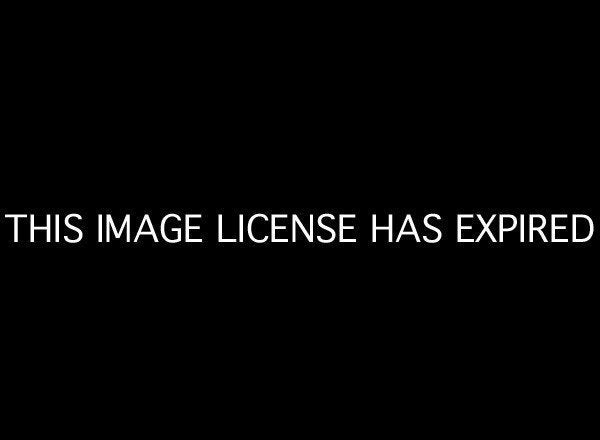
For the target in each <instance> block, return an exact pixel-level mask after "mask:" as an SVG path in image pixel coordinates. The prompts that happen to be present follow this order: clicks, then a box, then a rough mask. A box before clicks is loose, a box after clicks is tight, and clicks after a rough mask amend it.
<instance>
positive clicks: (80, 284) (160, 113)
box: [1, 9, 598, 432]
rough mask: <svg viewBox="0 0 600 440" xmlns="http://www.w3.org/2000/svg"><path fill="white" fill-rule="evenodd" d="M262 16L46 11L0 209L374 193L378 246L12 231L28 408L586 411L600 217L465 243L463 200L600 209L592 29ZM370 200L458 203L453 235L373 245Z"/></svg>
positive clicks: (560, 417) (76, 414)
mask: <svg viewBox="0 0 600 440" xmlns="http://www.w3.org/2000/svg"><path fill="white" fill-rule="evenodd" d="M52 12H57V11H52ZM153 12H157V11H153ZM163 12H164V11H163ZM247 12H248V14H247V13H246V12H240V11H239V10H237V9H236V11H233V10H232V11H228V12H227V13H225V14H224V15H223V14H221V15H216V14H215V13H214V12H212V11H211V12H207V11H204V12H195V13H193V14H190V15H188V14H186V13H184V12H183V11H180V12H177V13H175V15H173V16H171V15H170V14H169V15H167V14H166V13H165V15H164V16H163V14H162V12H161V14H159V15H160V18H156V16H155V15H152V17H150V16H147V15H146V13H145V12H144V13H141V12H140V11H137V12H136V13H133V14H127V15H126V14H125V13H124V12H122V13H119V14H114V16H112V15H111V16H110V17H107V18H102V19H100V18H99V17H100V15H97V14H100V12H97V13H96V12H95V13H94V14H92V15H85V19H83V18H82V16H78V18H77V19H75V18H74V19H66V22H65V23H63V22H62V21H57V20H50V19H48V16H46V17H45V16H44V14H43V13H41V14H40V16H36V17H35V19H34V18H33V15H36V14H34V13H33V12H32V11H30V12H28V14H26V15H25V16H23V17H24V19H25V20H24V21H19V23H18V24H16V25H15V26H14V29H10V30H8V31H7V39H6V44H5V52H4V55H3V66H4V67H3V70H4V72H3V73H4V74H5V79H4V80H3V85H4V87H3V96H4V99H3V110H4V111H3V124H2V125H3V133H4V136H3V137H4V142H3V156H4V158H3V160H2V173H1V176H2V177H1V179H2V201H1V202H2V205H1V206H2V213H3V214H4V213H5V212H31V213H42V212H43V213H67V212H79V213H83V214H86V215H87V216H89V215H92V214H94V213H96V212H105V211H107V210H110V211H113V212H124V211H131V212H151V213H153V214H155V215H158V214H160V213H163V212H169V211H175V212H179V213H186V212H190V213H202V214H204V215H205V216H206V217H208V218H210V217H211V216H214V215H215V214H216V213H217V212H222V211H229V212H237V211H239V210H243V211H246V212H252V211H256V212H288V213H292V212H294V213H319V212H325V211H328V212H334V213H335V212H356V213H359V215H361V243H360V244H359V245H348V246H342V245H338V246H331V247H326V248H323V247H321V248H317V247H291V246H285V245H283V246H275V245H273V246H268V247H262V248H252V247H244V248H234V249H232V248H227V249H225V248H218V247H216V246H214V245H210V244H207V245H206V246H199V247H175V248H164V247H158V248H154V247H152V246H138V247H129V248H128V247H126V246H124V247H117V248H115V247H111V248H102V247H98V246H95V245H94V244H93V243H88V244H83V245H81V246H76V247H63V246H54V247H53V246H39V247H35V248H31V247H27V246H23V247H20V246H10V245H9V243H8V242H7V240H4V242H3V245H2V254H3V257H5V258H3V263H2V264H3V270H2V273H3V278H4V282H3V284H4V285H5V286H6V287H5V288H3V289H2V291H3V295H2V301H3V303H4V304H3V307H2V311H3V314H4V315H5V319H3V324H4V327H5V331H4V338H3V339H4V341H5V347H6V348H5V355H6V356H5V358H6V362H5V365H7V366H8V367H9V370H10V373H9V374H8V375H7V376H6V382H7V384H8V385H9V386H10V388H11V389H13V388H14V389H15V393H14V394H11V396H14V397H11V404H10V408H11V412H12V413H13V414H15V415H20V416H23V414H31V410H32V409H34V408H35V409H38V410H40V411H39V412H40V413H41V414H45V415H46V417H47V418H45V419H44V420H47V421H46V422H44V423H49V424H52V425H57V426H63V423H67V424H71V423H73V420H74V419H77V420H78V421H83V422H88V423H86V425H87V426H88V427H89V426H99V427H107V426H109V425H112V422H113V421H123V420H128V421H131V420H133V421H134V425H136V426H138V427H148V426H150V427H152V428H153V429H158V426H157V425H160V426H163V427H165V428H166V429H167V430H168V431H171V430H174V429H176V428H180V427H181V426H183V425H184V424H183V422H184V421H191V422H192V423H193V424H201V426H198V427H200V428H202V427H203V426H204V425H203V423H205V420H207V419H208V420H210V421H212V422H213V423H214V422H216V423H217V424H218V425H219V426H221V427H222V429H225V430H230V429H239V428H242V429H251V428H255V427H256V428H261V429H266V428H269V429H273V428H274V427H275V426H276V425H278V424H279V423H281V422H283V423H282V424H283V426H284V427H285V428H286V429H287V430H286V431H282V432H288V431H290V430H291V431H295V430H298V429H306V430H308V432H314V431H313V430H312V429H313V428H312V427H313V426H315V422H317V423H318V422H323V421H328V422H330V423H329V426H330V428H329V429H331V430H332V431H331V432H337V430H340V429H344V428H350V429H357V430H358V429H359V428H363V429H365V430H366V431H365V432H372V431H373V430H375V429H383V428H384V427H386V426H387V425H388V424H389V423H391V424H392V426H395V427H396V428H399V427H400V428H401V427H403V426H407V427H408V425H404V424H403V423H405V422H401V421H402V420H407V419H408V420H410V421H412V422H413V423H416V424H418V425H420V426H421V427H422V428H423V429H426V430H431V429H440V428H441V429H455V428H460V429H465V428H467V427H469V428H471V429H473V428H474V427H475V425H477V424H478V423H481V422H483V425H484V426H485V427H486V428H487V429H488V430H490V429H491V430H497V429H507V430H509V432H512V431H510V430H511V429H512V428H511V427H512V426H514V423H515V422H522V421H525V420H528V421H532V420H533V421H534V423H532V424H531V426H532V428H533V429H540V427H548V426H551V427H553V428H556V429H557V428H558V426H557V425H559V424H560V425H561V426H563V427H566V428H568V429H573V424H572V423H573V419H572V418H571V416H572V415H573V414H576V415H577V417H578V418H579V420H580V421H581V420H583V419H584V418H585V417H586V414H588V411H589V409H586V408H587V405H586V403H585V402H586V396H589V395H590V394H591V393H592V390H593V389H595V388H594V385H593V381H592V375H591V372H592V371H593V369H594V366H595V365H596V364H595V363H594V362H592V359H593V356H592V355H593V348H594V347H593V341H594V339H595V338H596V336H597V327H598V326H597V322H596V320H595V314H596V310H597V304H596V301H595V299H594V297H593V295H594V293H595V290H597V289H596V287H595V284H594V283H593V281H595V279H594V269H595V266H596V262H597V253H596V247H597V238H595V239H594V242H593V243H590V244H587V245H560V244H559V245H552V246H544V245H541V246H522V245H521V246H518V245H515V244H508V245H506V246H486V245H482V246H460V245H458V244H456V243H455V242H454V241H455V240H454V238H455V236H454V225H453V218H454V216H455V215H456V214H457V213H460V212H477V213H487V214H490V213H512V214H518V213H530V212H531V213H545V214H549V213H585V214H588V215H592V216H593V217H594V218H595V220H596V221H597V212H598V211H597V208H596V207H595V205H596V203H595V200H596V199H595V195H594V193H593V188H594V187H595V186H596V184H595V180H596V179H595V178H594V177H595V174H594V161H593V159H592V154H593V152H592V147H593V146H594V145H596V144H597V135H596V133H595V130H594V128H595V121H596V118H597V108H596V107H595V102H596V101H597V85H596V84H595V82H594V81H593V78H595V77H597V69H596V68H595V66H594V65H593V54H594V52H593V49H594V47H593V46H592V44H591V43H592V40H591V39H589V38H590V36H589V35H588V33H591V32H592V29H591V28H589V27H588V26H587V25H586V24H585V23H584V22H583V21H582V19H581V18H580V17H575V18H569V17H567V16H566V15H565V16H563V17H561V19H560V20H559V21H556V19H553V20H550V19H549V18H543V17H542V16H541V15H540V14H539V13H536V14H532V15H527V17H526V18H524V17H525V13H524V11H521V13H520V14H516V15H514V16H513V15H510V14H509V16H506V15H504V14H500V11H496V12H494V13H487V12H483V11H481V13H480V15H477V13H476V12H475V11H469V14H466V11H445V12H441V11H427V12H425V13H420V14H416V13H414V12H412V11H404V12H397V11H395V12H393V13H392V12H385V11H380V12H376V13H374V14H371V13H369V14H367V13H366V11H353V12H354V14H351V15H347V14H346V13H344V14H338V13H332V14H328V15H327V17H326V18H325V14H324V11H321V13H319V14H308V16H307V15H306V14H303V13H301V11H295V12H293V13H284V12H283V11H281V12H280V13H276V12H275V11H272V10H270V11H269V13H268V14H267V13H266V12H265V11H262V12H261V11H255V10H253V11H247ZM305 12H306V11H305ZM338 12H339V11H338ZM446 12H448V13H449V12H453V13H454V15H446ZM538 12H539V11H538ZM69 13H70V14H73V13H74V12H73V11H70V12H69ZM250 13H253V14H251V15H249V14H250ZM75 14H76V13H75ZM278 14H280V15H278ZM470 14H474V15H470ZM184 16H185V18H184ZM69 17H70V15H69ZM102 17H104V15H102ZM257 17H259V18H260V19H259V18H257ZM517 17H518V18H517ZM63 18H65V16H64V15H63ZM375 212H376V213H380V214H387V213H395V214H405V213H413V214H423V213H428V212H438V213H440V214H441V215H443V217H444V219H445V220H446V221H447V225H448V227H447V228H445V229H444V233H445V238H444V241H443V243H441V244H440V245H438V246H420V247H417V246H413V245H411V244H410V243H407V244H406V245H401V246H394V247H377V248H376V247H374V246H371V245H369V244H368V238H369V234H368V229H367V228H366V225H368V223H364V221H365V220H368V218H369V215H370V214H371V213H375ZM363 229H366V232H365V231H363ZM3 233H5V231H3ZM4 237H6V235H4ZM54 411H56V412H58V413H61V414H63V416H62V417H54V416H52V414H53V412H54ZM36 413H38V412H36ZM40 417H41V416H40ZM173 417H174V418H173ZM40 420H41V419H40ZM92 423H93V424H92ZM578 425H579V423H578ZM48 426H50V425H48ZM133 429H139V428H135V427H134V428H133Z"/></svg>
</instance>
